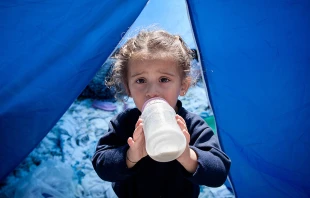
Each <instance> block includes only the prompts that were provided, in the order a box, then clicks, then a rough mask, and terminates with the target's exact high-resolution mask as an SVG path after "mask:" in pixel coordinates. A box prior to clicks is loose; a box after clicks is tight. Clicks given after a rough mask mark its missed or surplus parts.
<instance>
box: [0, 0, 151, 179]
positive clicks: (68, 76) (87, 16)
mask: <svg viewBox="0 0 310 198" xmlns="http://www.w3.org/2000/svg"><path fill="white" fill-rule="evenodd" d="M146 2H147V1H146V0H138V1H135V3H132V2H131V1H122V0H115V1H108V0H101V1H98V0H91V1H70V0H69V1H68V0H65V1H61V2H59V1H58V2H57V3H56V2H54V1H18V2H17V1H2V2H0V19H1V20H0V32H1V37H0V44H1V49H0V73H1V78H0V104H1V105H0V129H1V139H0V151H1V155H0V161H1V163H0V179H1V180H2V179H3V178H4V177H5V176H6V175H7V174H8V173H9V172H10V171H12V170H13V169H14V168H15V167H16V166H17V165H18V164H19V163H20V162H21V161H22V160H23V159H24V158H25V157H26V156H27V155H28V154H29V152H30V151H31V150H32V149H33V148H34V147H35V146H36V145H37V144H38V143H39V142H40V141H41V139H42V138H43V137H44V136H45V135H46V134H47V132H48V131H49V130H50V129H51V128H52V127H53V126H54V125H55V123H56V122H57V121H58V119H59V118H60V117H61V116H62V114H63V113H64V112H65V111H66V110H67V108H68V107H69V106H70V104H71V103H72V102H73V101H74V99H75V98H76V97H77V96H78V95H79V94H80V93H81V91H82V90H83V89H84V87H86V85H87V84H88V82H89V81H90V80H91V79H92V77H93V76H94V74H95V73H96V71H97V70H98V69H99V68H100V66H101V65H102V64H103V63H104V62H105V60H106V59H107V57H108V56H109V55H110V54H111V52H112V51H113V50H114V48H115V47H116V45H117V44H118V42H119V41H120V39H121V37H122V35H124V33H125V32H126V31H127V30H128V28H129V27H130V26H131V24H132V23H133V22H134V20H135V19H136V18H137V16H138V15H139V13H140V12H141V11H142V9H143V8H144V6H145V4H146Z"/></svg>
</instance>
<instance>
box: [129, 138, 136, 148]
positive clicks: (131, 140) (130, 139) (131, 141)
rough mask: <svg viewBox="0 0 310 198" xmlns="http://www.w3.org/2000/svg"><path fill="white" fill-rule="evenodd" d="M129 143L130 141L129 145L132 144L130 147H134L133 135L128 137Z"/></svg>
mask: <svg viewBox="0 0 310 198" xmlns="http://www.w3.org/2000/svg"><path fill="white" fill-rule="evenodd" d="M127 143H128V145H129V146H130V147H132V146H133V145H134V143H135V142H134V141H133V139H132V137H129V138H128V139H127Z"/></svg>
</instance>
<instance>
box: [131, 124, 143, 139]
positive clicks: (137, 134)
mask: <svg viewBox="0 0 310 198" xmlns="http://www.w3.org/2000/svg"><path fill="white" fill-rule="evenodd" d="M142 132H143V124H142V123H140V124H139V125H138V126H137V128H136V129H135V131H134V132H133V135H132V136H133V140H134V141H137V139H139V137H140V136H141V133H142Z"/></svg>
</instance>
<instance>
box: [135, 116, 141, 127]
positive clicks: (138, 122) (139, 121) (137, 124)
mask: <svg viewBox="0 0 310 198" xmlns="http://www.w3.org/2000/svg"><path fill="white" fill-rule="evenodd" d="M142 122H143V119H142V118H140V117H139V119H138V121H137V123H136V126H135V128H137V127H138V126H139V124H140V123H142Z"/></svg>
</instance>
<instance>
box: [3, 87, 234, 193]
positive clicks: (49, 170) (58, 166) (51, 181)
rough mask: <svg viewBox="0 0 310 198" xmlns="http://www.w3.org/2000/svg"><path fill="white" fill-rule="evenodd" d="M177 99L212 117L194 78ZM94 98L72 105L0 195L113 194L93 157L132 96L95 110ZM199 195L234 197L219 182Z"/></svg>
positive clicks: (16, 171) (5, 184) (9, 180)
mask: <svg viewBox="0 0 310 198" xmlns="http://www.w3.org/2000/svg"><path fill="white" fill-rule="evenodd" d="M180 100H181V101H182V103H183V106H184V107H185V108H186V109H188V110H189V111H191V112H194V113H196V114H199V115H201V116H202V117H204V118H206V119H207V118H210V117H212V111H211V109H210V108H209V106H208V103H207V101H208V100H207V96H206V93H205V88H204V86H203V83H201V82H198V83H197V85H196V86H193V87H192V88H190V90H189V91H188V93H187V94H186V96H185V97H180ZM94 101H95V100H94V99H77V100H76V101H75V102H74V103H73V104H72V105H71V106H70V108H69V109H68V110H67V112H66V113H65V114H64V115H63V116H62V117H61V119H60V120H59V121H58V123H57V124H56V125H55V126H54V128H53V129H52V130H51V131H50V132H49V133H48V134H47V136H46V137H45V138H44V139H43V140H42V141H41V143H40V144H39V145H38V146H37V147H36V148H35V149H34V150H33V151H32V152H31V153H30V154H29V156H28V157H27V158H26V159H25V160H24V161H23V162H22V163H21V164H20V165H19V166H18V167H17V168H16V169H15V170H14V171H13V172H12V173H11V174H10V175H9V176H8V177H7V178H6V180H5V181H4V182H3V183H2V184H1V187H0V197H2V198H6V197H7V198H30V197H36V198H38V197H42V198H47V197H57V198H62V197H63V198H70V197H72V198H82V197H87V198H90V197H93V198H95V197H96V198H99V197H108V198H110V197H112V198H113V197H116V195H115V194H114V192H113V189H112V187H111V183H110V182H106V181H103V180H101V179H100V178H99V177H98V176H97V174H96V173H95V171H94V169H93V167H92V164H91V157H92V155H93V154H94V150H95V147H96V144H97V141H98V140H99V138H100V137H101V136H102V135H103V134H104V133H105V132H106V130H107V129H108V123H109V121H110V119H111V118H112V117H114V116H115V115H116V114H117V113H119V112H120V111H122V110H123V109H124V108H126V107H127V108H128V107H133V106H134V103H133V101H132V100H131V99H129V100H128V101H127V103H126V105H124V104H123V103H121V102H117V101H113V102H111V103H110V109H108V110H109V111H107V110H102V109H100V108H95V107H94V106H93V103H94ZM111 107H116V109H115V110H113V108H111ZM211 124H212V123H211ZM199 197H201V198H202V197H234V196H233V194H232V193H231V192H230V191H229V190H228V188H227V187H226V186H225V185H223V186H221V187H219V188H208V187H204V186H201V193H200V196H199Z"/></svg>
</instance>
